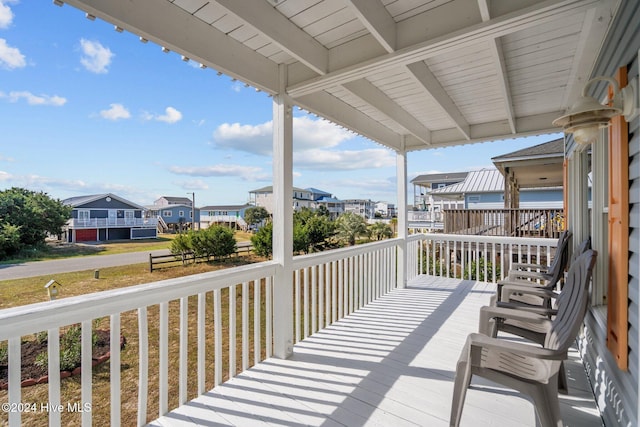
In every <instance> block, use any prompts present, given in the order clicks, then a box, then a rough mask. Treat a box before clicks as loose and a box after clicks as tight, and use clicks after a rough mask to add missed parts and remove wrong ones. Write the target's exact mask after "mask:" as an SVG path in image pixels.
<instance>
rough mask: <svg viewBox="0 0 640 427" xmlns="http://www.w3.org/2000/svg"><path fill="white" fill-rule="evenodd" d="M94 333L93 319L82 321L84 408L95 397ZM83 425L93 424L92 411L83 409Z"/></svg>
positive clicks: (87, 406) (88, 406)
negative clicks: (93, 392)
mask: <svg viewBox="0 0 640 427" xmlns="http://www.w3.org/2000/svg"><path fill="white" fill-rule="evenodd" d="M92 333H93V329H92V325H91V320H85V321H83V322H82V332H81V336H80V341H81V345H80V346H81V349H82V350H81V353H80V358H81V362H80V364H81V365H80V366H81V370H82V375H81V376H80V383H81V386H80V388H81V402H82V408H90V407H91V405H92V403H93V399H92V396H91V394H92V393H91V392H92V388H93V366H92V361H93V342H92V339H91V336H92ZM82 425H83V426H90V425H91V411H82Z"/></svg>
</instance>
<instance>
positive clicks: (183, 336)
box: [178, 297, 189, 405]
mask: <svg viewBox="0 0 640 427" xmlns="http://www.w3.org/2000/svg"><path fill="white" fill-rule="evenodd" d="M188 321H189V297H183V298H180V346H179V347H180V348H179V351H180V366H179V368H178V371H179V373H178V380H179V386H178V404H179V405H182V404H184V403H186V402H187V383H188V382H187V379H188V375H189V370H188V365H187V362H188V359H187V357H188V354H189V324H188Z"/></svg>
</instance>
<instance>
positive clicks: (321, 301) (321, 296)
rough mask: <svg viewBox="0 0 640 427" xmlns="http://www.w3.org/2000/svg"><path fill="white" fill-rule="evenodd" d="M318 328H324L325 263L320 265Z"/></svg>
mask: <svg viewBox="0 0 640 427" xmlns="http://www.w3.org/2000/svg"><path fill="white" fill-rule="evenodd" d="M318 293H319V295H318V329H322V328H324V324H325V323H324V298H325V294H326V290H325V283H324V265H322V264H320V265H319V266H318Z"/></svg>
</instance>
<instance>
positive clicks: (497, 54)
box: [478, 0, 516, 133]
mask: <svg viewBox="0 0 640 427" xmlns="http://www.w3.org/2000/svg"><path fill="white" fill-rule="evenodd" d="M478 7H479V8H480V16H481V17H482V21H483V22H487V21H489V20H490V19H491V15H490V13H489V0H478ZM489 48H490V49H491V56H492V57H493V63H494V66H495V69H496V77H497V79H498V86H499V87H500V92H502V99H503V100H504V108H505V111H506V113H507V120H508V121H509V126H510V127H511V133H516V121H515V111H514V109H513V102H512V98H511V87H510V86H509V80H508V78H507V75H508V73H507V66H506V64H505V61H504V54H503V52H502V41H501V40H500V39H499V38H495V39H493V40H489Z"/></svg>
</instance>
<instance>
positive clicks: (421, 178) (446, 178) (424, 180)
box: [411, 172, 469, 184]
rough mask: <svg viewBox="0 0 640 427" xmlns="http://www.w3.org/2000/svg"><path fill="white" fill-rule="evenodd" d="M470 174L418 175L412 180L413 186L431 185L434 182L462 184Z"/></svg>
mask: <svg viewBox="0 0 640 427" xmlns="http://www.w3.org/2000/svg"><path fill="white" fill-rule="evenodd" d="M468 173H469V172H448V173H430V174H425V175H418V176H416V177H415V178H413V179H412V180H411V183H412V184H431V183H433V182H451V183H456V182H460V181H462V180H463V179H465V178H466V176H467V174H468Z"/></svg>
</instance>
